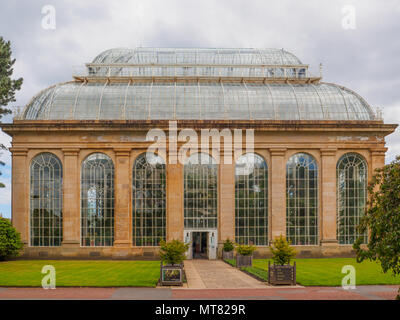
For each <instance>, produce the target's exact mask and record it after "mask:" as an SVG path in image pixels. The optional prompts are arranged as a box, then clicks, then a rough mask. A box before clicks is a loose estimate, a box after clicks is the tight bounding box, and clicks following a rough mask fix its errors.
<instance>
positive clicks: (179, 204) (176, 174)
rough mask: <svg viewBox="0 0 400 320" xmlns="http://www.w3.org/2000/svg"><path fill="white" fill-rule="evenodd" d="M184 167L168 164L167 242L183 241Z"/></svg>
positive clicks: (177, 164)
mask: <svg viewBox="0 0 400 320" xmlns="http://www.w3.org/2000/svg"><path fill="white" fill-rule="evenodd" d="M183 229H184V223H183V165H182V164H180V163H179V161H178V163H176V164H169V163H168V164H167V241H170V240H174V239H175V240H181V241H182V240H183Z"/></svg>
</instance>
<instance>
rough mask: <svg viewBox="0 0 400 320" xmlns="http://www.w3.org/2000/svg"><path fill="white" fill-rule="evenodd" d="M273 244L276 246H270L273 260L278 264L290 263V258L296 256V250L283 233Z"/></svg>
mask: <svg viewBox="0 0 400 320" xmlns="http://www.w3.org/2000/svg"><path fill="white" fill-rule="evenodd" d="M273 246H274V247H275V248H274V247H272V246H271V247H270V250H271V253H272V260H273V261H274V263H275V264H277V265H281V266H283V265H285V264H290V260H291V259H292V258H294V257H295V256H296V251H295V250H294V249H293V248H292V247H290V245H289V242H288V241H287V240H286V238H285V237H283V236H282V235H280V237H279V238H277V239H276V240H275V241H274V242H273Z"/></svg>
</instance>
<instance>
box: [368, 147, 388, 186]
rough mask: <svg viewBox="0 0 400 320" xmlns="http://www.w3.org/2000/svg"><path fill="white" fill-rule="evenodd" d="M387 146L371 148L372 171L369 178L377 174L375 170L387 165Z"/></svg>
mask: <svg viewBox="0 0 400 320" xmlns="http://www.w3.org/2000/svg"><path fill="white" fill-rule="evenodd" d="M386 151H387V148H374V149H371V164H370V167H371V172H370V173H369V179H371V178H372V177H373V175H374V174H375V170H376V169H378V168H382V167H383V166H385V153H386Z"/></svg>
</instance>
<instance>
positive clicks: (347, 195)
mask: <svg viewBox="0 0 400 320" xmlns="http://www.w3.org/2000/svg"><path fill="white" fill-rule="evenodd" d="M336 169H337V175H336V183H337V228H336V230H337V239H338V242H339V244H353V243H354V241H355V240H356V238H357V237H359V236H364V242H366V240H367V235H366V234H363V235H362V234H360V233H359V232H358V231H357V226H358V224H359V222H360V218H361V217H362V215H363V214H364V210H365V205H366V201H367V164H366V162H365V160H364V159H363V158H362V157H361V156H360V155H358V154H356V153H346V154H344V155H343V156H342V157H341V158H340V159H339V161H338V163H337V166H336Z"/></svg>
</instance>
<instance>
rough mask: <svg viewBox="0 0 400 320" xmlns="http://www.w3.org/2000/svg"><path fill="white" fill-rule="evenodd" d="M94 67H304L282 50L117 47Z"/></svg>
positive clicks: (108, 52) (290, 54) (99, 58)
mask: <svg viewBox="0 0 400 320" xmlns="http://www.w3.org/2000/svg"><path fill="white" fill-rule="evenodd" d="M92 63H94V64H115V63H120V64H127V63H129V64H212V65H215V64H219V65H301V64H302V63H301V61H300V59H299V58H297V57H296V56H295V55H294V54H292V53H290V52H287V51H285V50H283V49H272V48H271V49H253V48H247V49H227V48H223V49H218V48H136V49H127V48H115V49H110V50H106V51H104V52H102V53H100V54H99V55H98V56H97V57H96V58H94V60H93V62H92Z"/></svg>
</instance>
